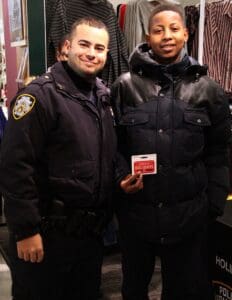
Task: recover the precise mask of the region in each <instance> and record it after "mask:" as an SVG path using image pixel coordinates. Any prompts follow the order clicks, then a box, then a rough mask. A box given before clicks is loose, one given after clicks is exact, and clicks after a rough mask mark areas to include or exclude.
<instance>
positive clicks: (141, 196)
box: [112, 44, 231, 243]
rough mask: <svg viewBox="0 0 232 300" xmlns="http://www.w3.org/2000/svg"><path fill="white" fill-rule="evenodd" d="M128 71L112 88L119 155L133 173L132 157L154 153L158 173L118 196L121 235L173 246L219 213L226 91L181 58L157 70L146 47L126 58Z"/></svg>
mask: <svg viewBox="0 0 232 300" xmlns="http://www.w3.org/2000/svg"><path fill="white" fill-rule="evenodd" d="M130 67H131V72H130V73H125V74H123V75H122V76H121V77H119V79H118V80H117V81H116V82H115V84H114V85H113V87H112V103H113V107H114V113H115V120H116V124H117V132H118V137H119V140H118V143H119V148H120V152H121V153H122V154H123V156H124V157H125V158H126V160H127V162H128V165H127V168H124V170H122V169H121V170H120V171H119V172H118V174H117V176H118V180H119V181H120V179H121V178H122V177H123V176H124V175H125V174H127V173H129V172H131V171H130V166H131V155H133V154H149V153H156V154H157V161H158V172H157V174H156V175H146V176H144V189H143V190H141V191H139V192H138V193H136V194H133V195H125V194H124V195H123V196H122V201H121V202H120V205H119V206H118V215H119V220H120V222H119V223H120V224H121V225H123V224H124V225H125V226H124V227H123V229H122V230H127V229H128V230H130V232H137V233H139V234H140V235H141V237H142V238H146V239H148V240H160V239H161V241H162V242H164V243H165V242H167V243H169V242H172V241H177V240H180V239H182V238H183V237H185V236H187V235H189V234H191V233H192V232H194V231H196V230H198V229H199V228H201V227H202V226H203V224H205V223H206V222H207V220H208V216H209V214H210V215H211V216H214V217H215V216H218V215H221V214H222V212H223V209H224V205H225V200H226V197H227V194H228V189H229V175H228V174H229V173H228V142H229V140H230V135H231V133H230V119H229V118H230V114H229V106H228V103H227V100H226V97H225V95H224V92H223V90H222V89H221V88H220V87H219V85H218V84H216V83H215V82H214V81H212V80H211V79H210V78H209V77H207V75H206V71H207V69H206V67H203V66H200V65H199V64H198V63H197V62H196V61H194V60H193V59H192V58H190V57H188V56H187V55H185V56H184V57H183V59H182V61H181V62H179V63H175V64H172V65H160V64H158V63H156V62H155V60H154V59H153V57H152V53H151V51H150V49H149V48H148V46H147V44H141V45H139V46H138V47H137V48H136V49H135V51H134V53H133V54H132V56H131V58H130Z"/></svg>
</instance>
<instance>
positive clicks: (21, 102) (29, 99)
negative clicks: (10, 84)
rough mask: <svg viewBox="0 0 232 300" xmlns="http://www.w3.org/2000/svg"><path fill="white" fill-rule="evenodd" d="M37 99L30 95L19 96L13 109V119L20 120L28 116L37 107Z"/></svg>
mask: <svg viewBox="0 0 232 300" xmlns="http://www.w3.org/2000/svg"><path fill="white" fill-rule="evenodd" d="M35 101H36V99H35V97H33V96H32V95H29V94H22V95H20V96H18V98H17V99H16V102H15V104H14V107H13V117H14V119H15V120H19V119H21V118H23V117H24V116H25V115H27V114H28V113H29V112H30V111H31V110H32V108H33V106H34V105H35Z"/></svg>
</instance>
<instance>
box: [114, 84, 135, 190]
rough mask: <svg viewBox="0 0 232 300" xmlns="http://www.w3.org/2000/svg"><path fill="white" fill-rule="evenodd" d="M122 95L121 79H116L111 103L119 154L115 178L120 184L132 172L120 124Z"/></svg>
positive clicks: (116, 161)
mask: <svg viewBox="0 0 232 300" xmlns="http://www.w3.org/2000/svg"><path fill="white" fill-rule="evenodd" d="M121 100H122V99H121V97H120V81H119V80H116V81H115V83H114V84H113V86H112V87H111V105H112V108H113V113H114V122H115V126H116V134H117V155H116V160H115V179H116V184H117V185H118V184H119V183H120V182H121V180H122V179H123V178H124V177H125V176H127V175H128V174H130V173H131V170H130V166H129V165H128V162H127V160H126V156H125V153H126V152H125V145H126V143H125V132H124V131H123V130H122V128H120V126H119V120H120V116H121V114H122V111H121V109H122V103H121Z"/></svg>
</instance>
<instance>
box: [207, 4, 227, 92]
mask: <svg viewBox="0 0 232 300" xmlns="http://www.w3.org/2000/svg"><path fill="white" fill-rule="evenodd" d="M231 41H232V2H231V1H220V2H211V3H207V4H206V6H205V29H204V45H203V46H204V51H203V63H204V64H207V65H208V67H209V69H208V72H209V76H210V77H211V78H213V79H214V80H215V81H217V82H218V83H219V84H220V85H221V86H222V87H223V88H224V90H225V91H226V92H232V43H231Z"/></svg>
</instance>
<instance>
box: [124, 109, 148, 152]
mask: <svg viewBox="0 0 232 300" xmlns="http://www.w3.org/2000/svg"><path fill="white" fill-rule="evenodd" d="M119 130H120V134H121V136H123V138H121V139H119V140H120V141H121V143H123V146H122V145H121V146H122V147H123V148H124V150H123V151H125V153H126V155H128V157H130V155H132V154H143V153H145V152H146V151H149V149H150V148H151V145H150V143H151V142H150V141H151V140H152V138H150V137H149V135H151V134H152V133H151V130H149V115H148V114H146V113H143V112H141V113H140V112H136V113H128V114H125V115H123V116H122V117H121V119H120V121H119ZM122 141H123V142H122Z"/></svg>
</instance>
